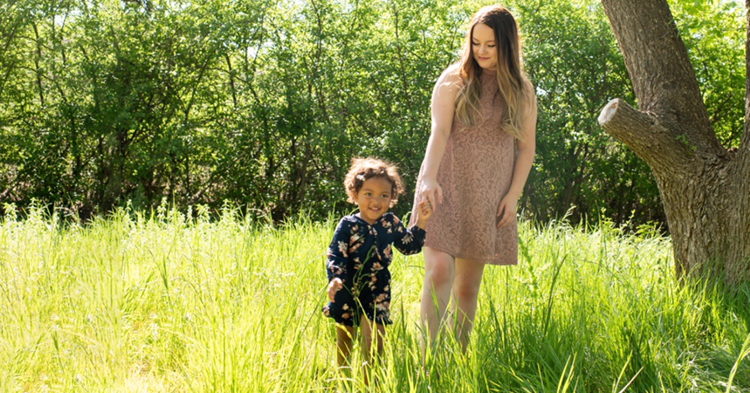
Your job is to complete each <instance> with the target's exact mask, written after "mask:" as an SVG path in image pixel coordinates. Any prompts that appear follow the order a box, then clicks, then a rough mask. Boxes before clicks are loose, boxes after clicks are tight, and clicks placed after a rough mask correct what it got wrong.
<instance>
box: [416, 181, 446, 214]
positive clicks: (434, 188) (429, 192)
mask: <svg viewBox="0 0 750 393" xmlns="http://www.w3.org/2000/svg"><path fill="white" fill-rule="evenodd" d="M418 191H419V198H417V200H418V201H425V200H426V201H428V202H429V203H430V208H431V209H433V210H434V209H437V206H438V205H439V204H441V203H443V189H442V188H441V187H440V184H438V182H437V181H436V180H431V179H422V187H420V189H419V190H418Z"/></svg>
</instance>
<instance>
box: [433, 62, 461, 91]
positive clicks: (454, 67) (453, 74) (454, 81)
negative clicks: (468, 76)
mask: <svg viewBox="0 0 750 393" xmlns="http://www.w3.org/2000/svg"><path fill="white" fill-rule="evenodd" d="M438 83H440V84H449V85H458V86H460V85H463V83H464V78H463V77H462V76H461V65H460V64H458V63H454V64H451V65H450V66H448V68H446V69H444V70H443V72H442V73H441V74H440V77H439V78H438Z"/></svg>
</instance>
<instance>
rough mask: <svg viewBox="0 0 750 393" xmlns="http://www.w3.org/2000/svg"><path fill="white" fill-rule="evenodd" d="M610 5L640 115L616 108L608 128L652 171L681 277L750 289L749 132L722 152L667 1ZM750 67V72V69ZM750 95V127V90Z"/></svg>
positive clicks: (606, 115)
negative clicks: (737, 144) (715, 280)
mask: <svg viewBox="0 0 750 393" xmlns="http://www.w3.org/2000/svg"><path fill="white" fill-rule="evenodd" d="M747 1H748V3H750V0H747ZM602 4H603V5H604V10H605V12H606V14H607V16H608V18H609V20H610V24H611V25H612V30H613V31H614V34H615V37H616V38H617V42H618V43H619V45H620V50H621V51H622V53H623V56H624V58H625V65H626V67H627V69H628V73H629V74H630V78H631V80H632V81H633V88H634V91H635V94H636V97H637V98H638V104H639V107H640V111H639V110H636V109H634V108H632V107H631V106H629V105H628V104H627V103H625V102H624V101H622V100H619V99H615V100H612V101H610V102H609V103H608V104H607V105H606V107H605V108H604V110H603V111H602V113H601V115H600V116H599V123H600V124H601V126H602V127H603V128H604V130H605V131H607V132H608V133H609V134H610V135H612V136H613V137H615V138H616V139H618V140H619V141H621V142H623V143H625V144H626V145H628V146H629V147H630V148H631V149H633V151H634V152H635V153H636V154H637V155H638V156H639V157H641V158H642V159H643V160H645V161H646V162H647V163H648V165H649V166H650V167H651V170H652V171H653V174H654V177H655V178H656V182H657V184H658V186H659V191H660V193H661V197H662V201H663V204H664V209H665V213H666V216H667V222H668V224H669V229H670V233H671V236H672V241H673V244H674V257H675V266H676V274H677V277H678V278H682V277H684V276H685V275H688V274H689V275H699V276H704V275H710V276H712V277H715V278H720V279H722V280H724V281H725V282H727V283H729V284H736V283H738V282H740V281H745V280H747V279H749V278H750V274H749V272H750V270H749V266H750V219H748V217H749V216H750V214H748V209H749V208H750V185H749V182H748V176H750V163H749V161H750V159H749V158H748V157H750V153H749V152H748V150H749V149H750V141H749V139H750V137H749V136H748V133H749V131H748V125H747V123H748V122H747V121H746V126H745V131H744V134H743V137H742V141H741V145H740V148H739V149H738V150H737V151H731V152H730V151H727V150H726V149H725V148H724V147H722V146H721V144H720V143H719V141H718V139H717V138H716V134H715V132H714V130H713V127H712V126H711V122H710V120H709V117H708V112H707V111H706V107H705V105H704V103H703V101H702V96H701V93H700V88H699V86H698V81H697V79H696V77H695V73H694V71H693V68H692V65H691V64H690V59H689V57H688V53H687V49H686V48H685V45H684V43H683V42H682V39H681V38H680V36H679V33H678V30H677V26H676V25H675V22H674V20H673V18H672V15H671V12H670V10H669V5H668V4H667V2H666V0H602ZM749 39H750V36H749ZM748 45H750V41H749V43H748ZM749 48H750V46H749ZM748 53H750V52H748ZM746 64H747V67H748V69H749V70H750V60H746ZM748 75H750V74H748ZM746 89H747V94H746V95H747V97H746V103H745V107H746V118H750V84H748V85H747V87H746Z"/></svg>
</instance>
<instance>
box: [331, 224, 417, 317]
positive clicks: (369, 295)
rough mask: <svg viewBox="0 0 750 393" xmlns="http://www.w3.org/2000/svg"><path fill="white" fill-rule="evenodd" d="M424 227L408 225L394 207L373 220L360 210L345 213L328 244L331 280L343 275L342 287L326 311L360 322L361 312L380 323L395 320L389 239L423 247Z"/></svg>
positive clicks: (413, 250)
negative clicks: (366, 217)
mask: <svg viewBox="0 0 750 393" xmlns="http://www.w3.org/2000/svg"><path fill="white" fill-rule="evenodd" d="M424 240H425V231H424V230H423V229H422V228H420V227H418V226H416V225H413V226H411V227H410V228H408V229H407V228H405V227H404V224H403V223H402V222H401V220H400V219H399V218H398V217H396V215H394V214H393V213H386V214H384V215H383V216H382V217H380V219H378V220H377V221H376V222H375V223H374V224H372V225H370V224H369V223H368V222H367V221H365V220H364V219H362V218H361V217H359V216H358V215H350V216H346V217H344V218H342V219H341V221H340V222H339V224H338V226H337V227H336V231H335V232H334V234H333V240H332V241H331V245H330V246H329V247H328V259H327V261H326V271H327V272H328V281H329V282H330V281H331V280H333V279H334V278H337V277H338V278H340V279H341V280H342V281H343V283H344V287H343V288H342V289H341V290H339V291H338V292H336V295H335V301H334V302H330V303H328V305H327V306H325V307H324V308H323V314H324V315H325V316H327V317H331V318H333V319H334V320H335V321H336V322H338V323H340V324H343V325H346V326H359V322H360V320H361V316H362V315H365V316H366V317H367V319H369V320H371V321H375V322H377V323H379V324H384V325H390V324H392V323H393V322H392V321H391V318H390V315H391V272H390V270H389V269H388V268H389V267H390V265H391V261H393V252H392V248H391V245H393V246H395V247H396V249H398V250H399V251H400V252H401V253H402V254H404V255H412V254H417V253H419V252H420V251H422V246H423V245H424Z"/></svg>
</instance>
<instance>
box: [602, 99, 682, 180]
mask: <svg viewBox="0 0 750 393" xmlns="http://www.w3.org/2000/svg"><path fill="white" fill-rule="evenodd" d="M598 120H599V125H600V126H602V128H604V130H605V131H607V133H609V134H610V135H612V136H613V137H615V138H616V139H617V140H618V141H620V142H622V143H624V144H626V145H628V147H630V148H631V149H632V150H633V151H634V152H635V154H637V155H638V156H639V157H641V158H642V159H643V160H644V161H646V162H647V163H648V165H649V166H650V167H651V169H652V170H653V171H654V172H657V173H661V174H669V173H670V172H674V171H675V170H687V168H688V165H687V164H688V161H686V160H685V158H686V157H692V156H694V155H695V154H694V151H693V149H692V148H691V147H690V146H689V145H688V144H687V143H686V142H687V141H684V140H682V141H681V140H679V139H675V138H674V134H673V133H672V132H671V131H670V130H669V129H668V128H667V127H665V126H664V125H663V124H662V123H661V121H660V120H659V118H657V117H656V116H654V115H652V114H648V113H643V112H639V111H637V110H635V109H633V107H631V106H630V105H628V104H627V103H626V102H625V101H623V100H621V99H619V98H615V99H614V100H612V101H610V102H608V103H607V105H606V106H605V107H604V109H603V110H602V113H601V114H600V115H599V119H598Z"/></svg>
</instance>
